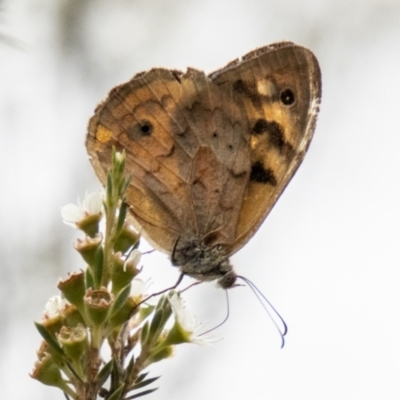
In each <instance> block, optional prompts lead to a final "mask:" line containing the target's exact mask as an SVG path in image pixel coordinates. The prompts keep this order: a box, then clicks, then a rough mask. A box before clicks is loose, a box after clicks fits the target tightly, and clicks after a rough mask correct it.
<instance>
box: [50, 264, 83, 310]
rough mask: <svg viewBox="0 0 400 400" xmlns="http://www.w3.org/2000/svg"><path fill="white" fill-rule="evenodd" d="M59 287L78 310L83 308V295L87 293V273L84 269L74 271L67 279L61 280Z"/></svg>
mask: <svg viewBox="0 0 400 400" xmlns="http://www.w3.org/2000/svg"><path fill="white" fill-rule="evenodd" d="M57 287H58V289H60V290H61V292H62V294H63V295H64V297H65V298H66V299H67V300H68V301H69V302H71V303H72V304H74V305H75V306H76V307H77V308H78V310H82V309H83V297H84V296H85V293H86V287H85V273H84V272H83V271H79V272H72V273H71V274H69V276H68V278H67V279H64V280H60V281H59V282H58V284H57Z"/></svg>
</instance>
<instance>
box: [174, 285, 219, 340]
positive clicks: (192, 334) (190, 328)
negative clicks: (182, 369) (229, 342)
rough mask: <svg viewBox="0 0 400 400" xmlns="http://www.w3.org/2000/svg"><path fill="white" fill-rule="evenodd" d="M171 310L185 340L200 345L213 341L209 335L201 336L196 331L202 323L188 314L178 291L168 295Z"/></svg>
mask: <svg viewBox="0 0 400 400" xmlns="http://www.w3.org/2000/svg"><path fill="white" fill-rule="evenodd" d="M168 300H169V303H170V304H171V307H172V311H173V313H174V316H175V321H176V322H175V324H177V325H179V327H180V329H181V330H182V331H183V332H182V333H184V335H185V336H186V340H185V341H186V342H190V343H196V344H199V345H200V346H209V345H210V344H211V343H212V342H214V341H215V339H214V338H212V337H211V336H202V335H199V334H198V331H199V330H200V329H201V328H202V327H203V325H204V324H203V323H197V322H196V318H195V317H194V316H193V315H192V314H190V313H189V312H188V311H187V309H186V307H185V303H184V301H183V300H182V298H181V297H180V296H179V294H178V293H176V292H174V293H173V295H172V296H171V297H168Z"/></svg>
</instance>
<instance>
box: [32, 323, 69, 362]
mask: <svg viewBox="0 0 400 400" xmlns="http://www.w3.org/2000/svg"><path fill="white" fill-rule="evenodd" d="M35 326H36V329H37V330H38V331H39V333H40V334H41V336H42V338H43V339H44V340H45V341H46V342H47V343H48V345H49V346H50V347H52V348H53V349H54V350H55V351H56V352H57V353H58V354H60V355H62V356H63V357H65V354H64V350H63V349H62V348H61V346H60V345H59V344H58V342H57V340H56V338H55V336H54V335H53V334H52V333H51V332H50V331H49V330H48V329H47V328H46V327H44V326H43V325H42V324H40V323H39V322H35Z"/></svg>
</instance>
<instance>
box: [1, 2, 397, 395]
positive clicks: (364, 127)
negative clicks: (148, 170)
mask: <svg viewBox="0 0 400 400" xmlns="http://www.w3.org/2000/svg"><path fill="white" fill-rule="evenodd" d="M0 4H1V5H2V8H1V10H0V35H1V37H0V140H1V142H0V168H1V170H0V178H1V179H0V185H1V186H0V193H1V194H0V221H1V228H0V258H1V260H0V261H1V266H0V277H1V279H0V305H1V306H0V354H1V357H0V381H1V385H0V393H1V397H2V398H6V399H10V400H14V399H23V398H26V399H30V400H39V399H62V398H63V396H62V394H61V392H58V391H57V390H56V389H53V388H48V387H44V386H42V385H41V384H39V383H38V382H36V381H34V380H32V379H30V378H29V376H28V372H29V371H30V370H31V367H32V365H33V363H34V361H35V350H36V348H37V347H38V346H39V343H40V336H39V334H38V333H37V332H36V330H35V328H34V326H33V320H39V319H40V318H41V313H42V310H43V307H44V304H45V303H46V301H47V299H48V298H49V297H50V296H53V295H54V294H56V293H57V289H56V282H57V279H58V277H66V275H67V273H68V272H69V271H74V270H78V269H79V268H82V267H84V265H83V262H82V261H81V260H80V258H79V257H78V255H77V254H75V252H74V250H73V249H72V246H71V243H72V241H73V240H74V239H75V238H76V237H77V236H78V233H77V232H76V231H73V230H72V229H70V228H69V227H67V226H65V225H63V223H62V222H61V218H60V212H59V210H60V207H61V206H62V205H64V204H66V203H69V202H73V201H75V199H76V198H77V197H78V196H81V197H82V196H83V195H84V193H85V191H91V190H96V189H98V188H99V187H100V185H99V183H98V181H97V179H96V178H95V175H94V173H93V172H92V169H91V166H90V164H89V162H88V157H87V154H86V151H85V148H84V137H85V133H86V126H87V121H88V119H89V117H90V116H91V114H92V112H93V110H94V107H95V105H96V103H97V102H98V101H100V100H101V99H102V98H103V97H104V96H105V95H106V93H107V92H108V90H109V89H110V88H111V87H112V86H114V85H116V84H118V83H121V82H124V81H126V80H128V79H130V78H131V76H132V75H134V74H135V73H137V72H139V71H143V70H146V69H149V68H151V67H155V66H164V67H170V68H176V69H185V68H186V67H187V66H193V67H197V68H199V69H203V70H205V71H207V72H211V71H213V70H215V69H217V68H220V67H222V66H224V65H225V64H226V63H227V62H228V61H230V60H232V59H234V58H236V57H238V56H241V55H243V54H245V53H247V52H248V51H250V50H252V49H254V48H256V47H259V46H263V45H266V44H269V43H272V42H274V41H279V40H291V41H294V42H296V43H298V44H301V45H303V46H306V47H309V48H310V49H311V50H312V51H313V52H314V53H315V54H316V55H317V57H318V59H319V61H320V65H321V70H322V82H323V96H322V105H321V112H320V117H319V120H318V124H317V130H316V133H315V138H314V140H313V142H312V144H311V147H310V150H309V153H308V155H307V157H306V158H305V161H304V163H303V164H302V166H301V167H300V169H299V171H298V173H297V174H296V176H295V178H294V179H293V181H292V182H291V183H290V185H289V186H288V188H287V190H286V191H285V193H284V194H283V196H282V197H281V199H280V200H279V202H278V203H277V204H276V206H275V208H274V210H273V211H272V212H271V214H270V216H269V217H268V219H267V220H266V222H265V223H264V224H263V226H262V227H261V229H260V230H259V232H258V233H257V234H256V236H255V237H254V238H253V239H252V240H251V241H250V242H249V243H248V244H247V245H246V246H245V247H244V248H243V249H242V250H241V251H240V252H239V253H237V254H236V255H235V256H234V257H233V258H232V262H233V264H234V265H235V269H236V271H237V272H238V273H240V274H242V275H245V276H246V277H248V278H250V279H251V280H252V281H253V282H255V283H256V284H257V285H258V286H259V288H260V289H261V290H262V291H263V292H264V293H265V294H266V295H267V297H268V298H269V299H270V300H271V301H272V302H273V303H274V305H275V306H276V307H277V309H278V310H279V311H280V312H281V314H282V315H283V316H284V318H285V320H286V322H287V323H288V325H289V334H288V336H287V342H286V346H285V348H284V349H283V350H280V349H279V345H280V341H279V337H278V335H277V333H276V331H275V330H274V328H273V326H272V323H271V321H270V320H269V318H268V317H267V315H266V314H265V312H264V311H263V310H262V308H261V306H260V304H259V303H258V302H257V301H256V299H255V298H254V296H253V294H252V293H251V292H250V290H249V289H248V288H238V289H235V290H231V291H230V293H229V294H230V307H231V315H230V318H229V320H228V322H227V323H226V324H225V325H224V326H223V327H221V328H220V329H218V330H217V331H216V332H214V334H215V335H216V336H219V337H222V338H223V340H221V341H219V342H218V343H216V344H214V346H212V347H210V348H201V347H198V346H196V345H183V346H178V347H177V349H176V350H177V351H176V355H175V357H174V358H172V359H170V360H167V361H163V362H161V363H159V364H158V365H156V366H155V367H154V368H151V369H150V375H151V376H156V375H162V377H161V379H160V380H159V381H158V384H159V386H160V389H159V390H158V391H157V392H155V393H154V394H152V395H150V396H149V397H148V398H149V399H153V400H156V399H166V398H173V399H175V400H178V399H208V400H209V399H211V400H214V399H234V400H237V399H398V398H400V344H399V337H400V290H399V282H400V273H399V267H400V263H399V261H400V257H399V252H400V251H399V250H400V229H399V223H400V211H399V208H400V176H399V172H400V156H399V148H400V94H399V91H400V2H398V1H384V0H376V1H372V0H371V1H367V0H360V1H351V0H349V1H337V0H332V1H328V0H327V1H318V2H317V1H311V0H310V1H305V0H293V1H287V0H280V1H275V2H274V1H272V0H271V1H267V0H243V1H239V0H225V1H223V0H201V1H200V0H197V1H194V0H190V1H178V0H172V1H167V0H158V1H156V0H146V1H139V0H137V1H134V0H113V1H111V0H109V1H106V0H91V1H88V0H87V1H83V0H81V1H78V0H46V1H45V0H12V1H11V0H9V1H2V2H1V3H0ZM142 263H143V265H144V269H145V274H147V275H148V276H152V278H153V280H154V281H155V283H154V286H153V287H154V288H158V287H166V285H167V284H170V283H173V282H174V281H175V279H176V277H177V272H176V270H175V269H174V268H172V267H171V266H170V263H169V261H168V258H167V257H166V256H164V255H161V254H155V253H154V254H152V255H150V256H147V257H144V258H143V259H142ZM186 299H187V305H188V308H189V309H190V310H192V311H193V312H194V313H195V314H196V315H197V317H198V319H199V320H206V321H208V326H210V327H212V326H214V325H216V324H217V323H218V322H220V321H221V320H222V319H223V318H224V316H225V313H226V301H225V295H224V292H223V291H222V290H220V289H217V288H216V287H215V285H214V284H207V285H200V286H198V287H196V288H195V290H193V291H192V292H191V293H188V294H187V296H186Z"/></svg>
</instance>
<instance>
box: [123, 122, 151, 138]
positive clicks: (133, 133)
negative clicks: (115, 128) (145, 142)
mask: <svg viewBox="0 0 400 400" xmlns="http://www.w3.org/2000/svg"><path fill="white" fill-rule="evenodd" d="M152 133H153V125H152V124H151V123H150V122H149V121H146V120H144V121H140V122H139V123H137V124H135V125H133V126H131V127H129V128H128V129H127V131H126V135H127V136H128V138H129V139H130V140H140V139H141V138H142V137H144V136H150V135H151V134H152Z"/></svg>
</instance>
